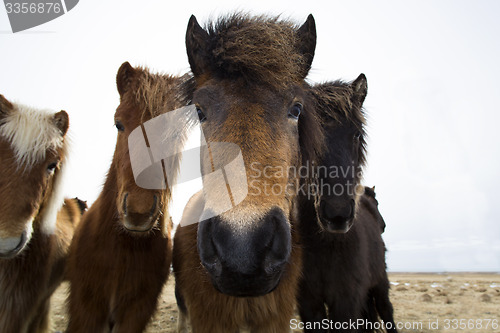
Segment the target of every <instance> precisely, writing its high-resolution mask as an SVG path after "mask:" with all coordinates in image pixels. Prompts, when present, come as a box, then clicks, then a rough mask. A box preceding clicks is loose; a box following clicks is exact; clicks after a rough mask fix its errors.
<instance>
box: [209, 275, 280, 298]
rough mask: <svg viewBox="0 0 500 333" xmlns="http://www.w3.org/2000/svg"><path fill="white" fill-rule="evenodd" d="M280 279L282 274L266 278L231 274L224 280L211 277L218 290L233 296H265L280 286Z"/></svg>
mask: <svg viewBox="0 0 500 333" xmlns="http://www.w3.org/2000/svg"><path fill="white" fill-rule="evenodd" d="M237 275H238V274H237ZM227 280H229V281H227ZM280 280H281V274H280V275H279V276H278V277H272V278H265V279H257V278H252V277H241V276H239V277H235V276H231V277H229V278H228V279H224V280H223V279H220V278H219V279H217V278H213V277H212V278H211V282H212V285H213V286H214V288H215V289H216V290H217V291H218V292H220V293H222V294H225V295H228V296H233V297H259V296H264V295H266V294H269V293H270V292H272V291H274V290H275V289H276V288H277V287H278V285H279V283H280Z"/></svg>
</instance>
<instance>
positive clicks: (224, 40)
mask: <svg viewBox="0 0 500 333" xmlns="http://www.w3.org/2000/svg"><path fill="white" fill-rule="evenodd" d="M186 46H187V54H188V58H189V63H190V65H191V70H192V72H193V75H194V79H195V81H196V88H195V91H194V93H193V98H192V100H193V103H194V104H195V105H196V106H197V109H198V114H199V118H200V121H201V123H202V129H203V132H204V136H205V139H206V141H207V143H208V153H207V154H204V155H202V162H201V168H202V172H203V174H205V175H209V174H211V173H213V172H215V171H216V170H221V168H223V167H224V166H226V165H228V164H230V162H231V159H232V158H233V156H234V154H230V153H229V152H228V151H227V150H219V151H216V150H215V149H212V148H211V147H212V146H213V145H212V144H213V143H217V142H225V143H230V144H234V145H235V146H237V147H238V148H239V150H240V151H241V155H242V160H243V163H242V164H243V165H244V169H245V170H246V174H245V170H243V171H242V170H237V171H234V170H231V171H230V172H229V171H227V172H225V173H224V174H225V176H224V175H222V176H224V177H225V178H221V179H222V180H221V181H222V183H223V184H224V181H225V179H226V184H227V189H226V186H223V187H220V188H221V191H215V190H214V189H215V188H218V187H217V185H218V184H215V183H213V182H211V179H209V180H205V179H204V190H203V194H200V195H204V198H201V199H199V200H200V201H202V202H201V203H200V205H201V206H204V208H202V209H201V210H203V209H204V211H205V212H212V213H213V212H218V213H214V214H213V215H215V216H212V217H211V218H209V219H206V220H204V221H203V222H201V223H199V224H192V225H188V226H185V227H179V228H178V229H177V232H176V235H175V239H174V261H173V264H174V265H173V267H174V273H175V277H176V295H177V297H178V304H179V307H180V309H181V312H184V314H189V317H190V320H191V324H192V328H193V331H194V332H214V333H215V332H237V331H238V330H239V329H243V328H247V329H249V330H251V331H252V332H288V331H289V329H290V328H289V319H290V317H291V316H292V315H293V310H294V305H295V295H296V288H297V282H298V278H299V275H300V270H301V253H300V252H301V251H300V247H298V246H297V244H298V238H297V233H296V231H295V226H294V224H295V221H296V208H297V207H296V204H295V198H296V187H297V184H298V180H297V176H296V175H294V174H293V173H289V172H287V170H288V169H289V168H290V167H295V168H297V167H299V166H300V165H301V163H302V160H303V159H309V160H311V159H313V156H314V155H315V153H316V152H318V151H320V150H321V147H320V146H321V143H322V142H323V138H322V130H321V125H320V123H319V120H318V118H317V116H316V113H315V112H316V111H315V109H314V108H313V107H312V104H311V103H310V102H311V99H310V96H309V86H308V85H307V83H306V82H305V81H304V79H305V77H306V75H307V73H308V71H309V69H310V66H311V62H312V59H313V56H314V50H315V46H316V30H315V23H314V19H313V17H312V16H309V18H308V19H307V21H306V22H305V24H303V25H302V26H301V27H299V26H295V25H294V24H292V23H290V22H288V21H280V20H278V19H277V18H268V17H249V16H247V15H243V14H235V15H232V16H228V17H224V18H222V19H220V20H219V21H217V22H215V23H213V24H209V25H208V27H207V29H203V28H201V27H200V26H199V24H198V22H197V21H196V19H195V17H194V16H192V17H191V19H190V21H189V25H188V29H187V34H186ZM304 146H307V147H310V148H311V149H310V150H308V151H303V150H302V149H301V148H302V147H304ZM271 169H272V170H271ZM273 170H274V171H273ZM277 170H284V171H285V172H279V171H277ZM275 171H276V172H275ZM235 173H237V174H238V175H241V174H245V176H244V177H245V179H246V182H245V181H243V184H241V183H239V184H234V183H231V179H232V178H231V177H233V176H234V174H235ZM222 176H221V177H222ZM245 183H246V184H245ZM235 185H243V186H242V187H237V186H235ZM236 187H237V188H236ZM247 187H248V194H247V195H246V197H245V198H244V199H243V200H242V201H241V202H235V204H234V205H233V208H232V209H229V210H227V211H223V212H221V207H220V206H219V205H220V203H221V202H222V201H223V199H224V197H223V194H224V193H229V195H228V197H229V198H230V199H231V201H234V200H233V198H234V196H233V195H234V194H235V192H240V191H244V190H246V189H247ZM273 189H274V190H273ZM238 194H239V193H238ZM194 200H195V201H196V198H195V199H194ZM185 216H186V213H185ZM194 222H197V219H196V217H195V218H194Z"/></svg>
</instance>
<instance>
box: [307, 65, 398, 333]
mask: <svg viewBox="0 0 500 333" xmlns="http://www.w3.org/2000/svg"><path fill="white" fill-rule="evenodd" d="M366 93H367V82H366V77H365V76H364V75H363V74H361V75H360V76H359V77H358V78H357V79H356V80H354V81H353V82H351V83H344V82H341V81H336V82H328V83H324V84H321V85H317V86H315V87H314V88H313V95H314V96H315V100H316V104H317V107H318V109H319V110H321V111H322V117H323V124H324V127H325V130H326V143H327V147H328V150H327V154H325V155H324V156H323V158H322V161H321V163H320V164H319V166H318V168H317V172H316V174H317V176H318V183H317V185H318V190H317V192H316V195H315V201H314V202H312V201H311V200H308V198H305V197H303V196H302V197H301V200H300V201H301V205H300V208H301V209H300V213H301V218H300V221H301V222H300V235H301V239H302V242H303V245H304V246H303V254H304V260H303V263H304V270H303V277H302V279H301V283H300V291H299V297H298V307H299V312H300V316H301V319H302V321H303V322H304V324H305V328H306V329H305V331H307V332H329V331H331V332H358V331H361V330H363V331H374V329H371V328H373V327H374V326H369V325H370V324H367V323H366V322H370V323H374V322H375V321H377V320H378V319H377V312H378V314H379V315H380V316H381V318H382V319H383V320H384V322H385V323H386V324H387V325H389V326H386V327H387V328H389V327H392V329H388V331H389V332H396V330H395V324H394V319H393V317H392V305H391V303H390V301H389V298H388V291H389V281H388V279H387V273H386V266H385V245H384V242H383V240H382V237H381V235H380V234H381V233H382V232H383V229H384V228H385V222H384V221H383V218H382V216H381V215H380V213H379V211H378V209H377V203H376V200H375V198H374V192H373V190H371V191H370V189H369V188H367V189H365V191H364V193H365V194H363V195H360V193H359V192H360V191H359V189H360V188H361V187H360V186H359V183H360V180H361V178H362V174H361V172H362V167H363V165H364V163H365V149H366V148H365V146H366V143H365V129H364V126H365V116H364V112H363V109H362V106H363V102H364V99H365V97H366ZM371 192H373V195H372V196H370V195H369V194H371ZM373 201H375V203H374V202H373ZM358 319H366V320H365V321H364V322H363V325H357V324H356V325H355V328H354V329H353V326H351V325H350V323H351V322H356V323H357V320H358ZM325 320H326V321H325ZM330 321H332V322H334V323H335V325H331V326H328V325H326V326H322V323H325V322H330ZM307 323H308V324H307ZM365 324H366V325H365ZM375 328H376V327H375Z"/></svg>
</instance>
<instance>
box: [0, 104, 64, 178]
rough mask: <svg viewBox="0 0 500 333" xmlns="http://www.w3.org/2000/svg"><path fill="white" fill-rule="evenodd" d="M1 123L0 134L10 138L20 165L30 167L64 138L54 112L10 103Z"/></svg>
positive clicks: (56, 147) (59, 146)
mask: <svg viewBox="0 0 500 333" xmlns="http://www.w3.org/2000/svg"><path fill="white" fill-rule="evenodd" d="M13 106H14V108H13V110H11V111H10V112H9V113H8V114H7V115H6V116H5V118H3V119H2V120H1V123H0V136H2V137H3V138H4V139H5V140H7V141H8V142H10V144H11V147H12V149H13V150H14V153H15V156H16V161H17V164H18V166H19V167H21V166H22V167H25V168H27V169H29V168H31V167H32V166H33V165H34V164H36V163H37V162H40V161H43V160H44V159H45V156H46V153H47V151H48V150H54V151H55V150H57V149H59V148H61V147H62V146H63V143H64V138H63V136H62V135H61V131H60V130H59V128H58V127H57V126H56V123H55V121H54V114H55V113H53V112H52V111H48V110H38V109H34V108H31V107H29V106H25V105H22V104H17V103H13Z"/></svg>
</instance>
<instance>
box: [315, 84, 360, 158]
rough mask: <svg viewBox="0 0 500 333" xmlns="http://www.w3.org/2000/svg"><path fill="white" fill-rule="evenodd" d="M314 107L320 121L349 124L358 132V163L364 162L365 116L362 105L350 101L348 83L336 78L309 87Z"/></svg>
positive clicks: (350, 88)
mask: <svg viewBox="0 0 500 333" xmlns="http://www.w3.org/2000/svg"><path fill="white" fill-rule="evenodd" d="M311 93H312V96H313V99H314V101H315V104H316V109H317V112H318V114H319V116H320V117H321V118H322V122H323V123H324V124H325V123H326V122H328V121H332V118H333V120H334V121H336V122H338V123H339V124H341V125H347V124H351V125H353V126H354V127H356V129H357V130H358V131H359V132H360V134H361V137H360V152H359V153H360V154H359V161H360V165H361V166H363V165H364V164H365V163H366V130H365V126H366V117H365V112H364V109H363V107H362V105H356V104H355V103H353V102H352V98H353V95H354V91H353V90H352V87H351V86H350V84H348V83H346V82H344V81H341V80H338V81H333V82H326V83H322V84H318V85H315V86H314V87H313V88H312V89H311Z"/></svg>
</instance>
